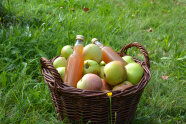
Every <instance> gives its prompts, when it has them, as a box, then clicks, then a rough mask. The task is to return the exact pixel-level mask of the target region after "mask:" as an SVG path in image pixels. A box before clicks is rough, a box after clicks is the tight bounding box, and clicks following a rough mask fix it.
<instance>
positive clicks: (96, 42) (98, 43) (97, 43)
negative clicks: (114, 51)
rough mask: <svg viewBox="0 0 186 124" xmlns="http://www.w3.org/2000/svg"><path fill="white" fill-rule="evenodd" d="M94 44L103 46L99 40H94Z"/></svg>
mask: <svg viewBox="0 0 186 124" xmlns="http://www.w3.org/2000/svg"><path fill="white" fill-rule="evenodd" d="M94 43H95V44H96V45H98V46H99V47H100V48H102V47H104V45H103V44H102V43H100V42H99V41H95V42H94Z"/></svg>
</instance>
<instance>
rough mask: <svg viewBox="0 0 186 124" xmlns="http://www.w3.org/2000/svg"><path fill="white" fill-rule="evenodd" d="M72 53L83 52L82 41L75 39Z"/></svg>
mask: <svg viewBox="0 0 186 124" xmlns="http://www.w3.org/2000/svg"><path fill="white" fill-rule="evenodd" d="M73 53H79V54H82V53H83V41H82V40H76V43H75V46H74V52H73Z"/></svg>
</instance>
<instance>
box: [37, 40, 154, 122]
mask: <svg viewBox="0 0 186 124" xmlns="http://www.w3.org/2000/svg"><path fill="white" fill-rule="evenodd" d="M131 47H137V48H138V49H139V50H140V51H141V52H142V54H143V55H144V62H143V61H140V60H138V59H136V58H134V60H135V61H136V62H137V63H139V64H141V66H142V68H143V70H144V75H143V77H142V79H141V81H140V82H139V83H138V84H137V85H134V86H132V87H129V88H127V89H126V90H124V91H114V92H112V96H111V104H110V99H109V97H108V96H107V93H106V92H102V91H88V90H81V89H77V88H74V87H71V86H68V85H66V84H64V83H63V81H62V80H61V77H60V75H59V73H58V72H57V70H56V69H55V68H54V67H53V65H52V62H53V61H54V60H55V58H56V57H55V58H54V59H51V60H47V59H46V58H41V60H40V62H41V71H42V74H43V76H44V80H45V82H46V83H47V85H48V87H49V89H50V92H51V97H52V101H53V103H54V105H55V109H56V112H57V114H58V117H59V119H60V120H61V121H62V120H63V119H64V117H67V120H68V122H69V123H86V122H91V123H98V124H104V123H106V124H108V123H111V121H112V122H115V123H116V124H124V123H131V121H132V119H133V117H134V114H135V111H136V109H137V104H138V103H139V100H140V97H141V94H142V92H143V90H144V88H145V86H146V85H147V83H148V82H149V80H150V78H151V72H150V62H149V57H148V53H147V51H146V50H145V48H144V47H143V46H142V45H140V44H139V43H136V42H135V43H130V44H128V45H126V46H124V47H123V48H122V50H121V51H120V53H119V54H120V56H124V55H126V52H127V49H128V48H131ZM110 107H112V109H110ZM111 115H112V117H111ZM111 118H112V119H111Z"/></svg>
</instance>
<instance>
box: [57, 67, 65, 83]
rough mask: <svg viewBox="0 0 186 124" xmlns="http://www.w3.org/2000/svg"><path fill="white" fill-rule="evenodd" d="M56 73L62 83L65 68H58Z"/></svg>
mask: <svg viewBox="0 0 186 124" xmlns="http://www.w3.org/2000/svg"><path fill="white" fill-rule="evenodd" d="M57 71H58V73H59V74H60V75H61V78H62V80H63V81H64V77H65V67H59V68H57Z"/></svg>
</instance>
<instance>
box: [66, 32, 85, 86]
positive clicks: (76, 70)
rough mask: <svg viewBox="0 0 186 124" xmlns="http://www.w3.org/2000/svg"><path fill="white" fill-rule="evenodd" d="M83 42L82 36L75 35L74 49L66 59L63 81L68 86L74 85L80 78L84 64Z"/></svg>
mask: <svg viewBox="0 0 186 124" xmlns="http://www.w3.org/2000/svg"><path fill="white" fill-rule="evenodd" d="M83 42H84V36H82V35H77V36H76V43H75V46H74V51H73V53H72V54H71V55H70V56H69V58H68V60H67V66H66V70H65V79H64V82H65V83H66V84H68V85H69V86H73V87H76V86H77V82H78V81H79V80H80V79H81V78H82V74H83V65H84V58H83Z"/></svg>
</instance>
